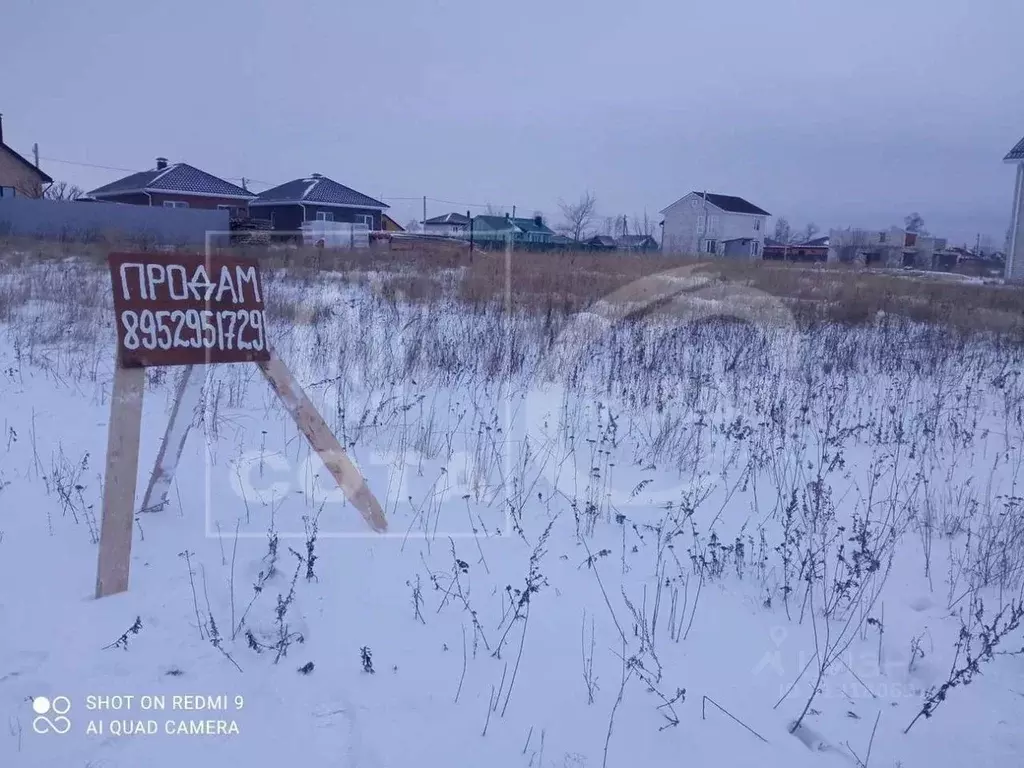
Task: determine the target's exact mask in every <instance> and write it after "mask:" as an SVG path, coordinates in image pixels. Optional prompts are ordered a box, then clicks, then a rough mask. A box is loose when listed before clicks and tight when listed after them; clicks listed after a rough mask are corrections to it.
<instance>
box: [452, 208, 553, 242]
mask: <svg viewBox="0 0 1024 768" xmlns="http://www.w3.org/2000/svg"><path fill="white" fill-rule="evenodd" d="M472 231H473V241H474V242H475V243H478V244H481V245H486V244H503V243H506V242H507V241H509V240H511V241H512V243H513V244H515V245H527V246H528V245H537V246H545V245H551V243H552V238H554V236H555V233H554V231H553V230H552V229H550V228H549V227H548V226H547V224H545V223H544V217H543V216H534V217H532V218H529V219H527V218H513V217H511V216H509V215H508V214H507V213H506V214H505V215H504V216H491V215H481V216H474V217H473V227H472Z"/></svg>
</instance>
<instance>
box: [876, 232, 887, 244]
mask: <svg viewBox="0 0 1024 768" xmlns="http://www.w3.org/2000/svg"><path fill="white" fill-rule="evenodd" d="M885 238H886V233H885V232H879V233H878V242H880V243H884V242H885Z"/></svg>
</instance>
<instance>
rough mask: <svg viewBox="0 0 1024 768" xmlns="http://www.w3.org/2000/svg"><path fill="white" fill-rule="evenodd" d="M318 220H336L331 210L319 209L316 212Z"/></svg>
mask: <svg viewBox="0 0 1024 768" xmlns="http://www.w3.org/2000/svg"><path fill="white" fill-rule="evenodd" d="M316 220H317V221H334V214H333V213H331V212H330V211H317V212H316Z"/></svg>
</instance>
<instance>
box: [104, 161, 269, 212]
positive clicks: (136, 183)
mask: <svg viewBox="0 0 1024 768" xmlns="http://www.w3.org/2000/svg"><path fill="white" fill-rule="evenodd" d="M88 196H89V197H90V198H92V199H94V200H102V201H105V202H111V203H127V204H129V205H153V206H164V207H165V208H203V209H216V210H226V211H228V212H229V214H230V215H231V216H232V217H233V218H235V217H242V216H246V215H247V212H248V206H249V201H251V200H253V199H254V198H255V197H256V195H254V194H253V193H252V192H249V191H248V190H246V189H243V188H242V187H239V186H237V185H235V184H232V183H231V182H229V181H225V180H224V179H221V178H218V177H217V176H214V175H213V174H211V173H207V172H206V171H201V170H200V169H198V168H196V167H195V166H191V165H189V164H188V163H170V164H168V162H167V158H164V157H158V158H157V159H156V168H153V169H152V170H149V171H140V172H139V173H133V174H131V175H129V176H125V177H124V178H123V179H118V180H117V181H113V182H111V183H110V184H105V185H104V186H102V187H99V188H98V189H94V190H92V191H91V192H89V194H88Z"/></svg>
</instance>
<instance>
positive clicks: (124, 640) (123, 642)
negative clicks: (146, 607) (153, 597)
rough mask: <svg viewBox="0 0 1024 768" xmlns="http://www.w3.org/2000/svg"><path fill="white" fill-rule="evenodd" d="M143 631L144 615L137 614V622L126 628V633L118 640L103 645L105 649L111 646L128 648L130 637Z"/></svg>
mask: <svg viewBox="0 0 1024 768" xmlns="http://www.w3.org/2000/svg"><path fill="white" fill-rule="evenodd" d="M141 631H142V617H141V616H136V617H135V622H134V623H133V624H132V625H131V626H130V627H128V629H126V630H125V632H124V634H123V635H121V636H120V637H119V638H117V640H115V641H114V642H112V643H111V644H110V645H105V646H103V650H105V651H106V650H109V649H110V648H123V649H124V650H126V651H127V650H128V639H129V638H130V637H133V636H134V635H137V634H139V632H141Z"/></svg>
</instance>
